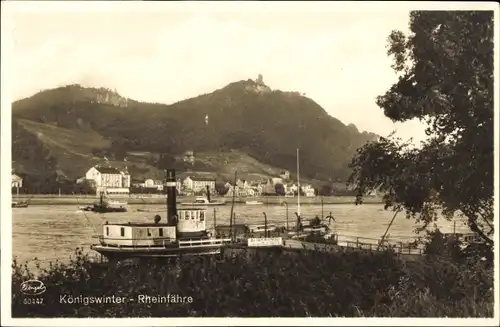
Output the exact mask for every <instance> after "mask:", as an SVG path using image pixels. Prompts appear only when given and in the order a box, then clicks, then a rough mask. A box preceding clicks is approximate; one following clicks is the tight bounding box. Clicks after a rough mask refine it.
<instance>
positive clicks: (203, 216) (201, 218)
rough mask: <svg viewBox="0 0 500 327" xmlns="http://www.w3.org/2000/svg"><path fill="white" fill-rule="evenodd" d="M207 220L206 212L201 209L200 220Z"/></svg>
mask: <svg viewBox="0 0 500 327" xmlns="http://www.w3.org/2000/svg"><path fill="white" fill-rule="evenodd" d="M203 220H205V212H203V211H201V212H200V221H203Z"/></svg>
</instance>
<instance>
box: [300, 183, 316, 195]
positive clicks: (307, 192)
mask: <svg viewBox="0 0 500 327" xmlns="http://www.w3.org/2000/svg"><path fill="white" fill-rule="evenodd" d="M300 188H301V189H302V192H304V195H305V196H310V197H313V196H316V192H315V190H314V188H313V187H312V186H311V185H304V186H302V185H301V186H300Z"/></svg>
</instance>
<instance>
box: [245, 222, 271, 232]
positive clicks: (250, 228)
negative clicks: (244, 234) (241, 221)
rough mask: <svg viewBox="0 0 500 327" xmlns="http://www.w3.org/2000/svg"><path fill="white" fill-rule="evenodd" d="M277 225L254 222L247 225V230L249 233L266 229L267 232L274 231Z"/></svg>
mask: <svg viewBox="0 0 500 327" xmlns="http://www.w3.org/2000/svg"><path fill="white" fill-rule="evenodd" d="M277 228H278V226H276V224H267V225H266V224H258V225H257V224H256V225H248V231H249V232H250V233H265V232H266V230H267V231H268V232H274V231H276V229H277Z"/></svg>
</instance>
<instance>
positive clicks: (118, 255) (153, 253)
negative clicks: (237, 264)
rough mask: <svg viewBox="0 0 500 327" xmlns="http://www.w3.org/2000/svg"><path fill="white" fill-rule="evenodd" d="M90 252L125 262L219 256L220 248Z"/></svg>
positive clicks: (101, 247) (100, 247) (104, 248)
mask: <svg viewBox="0 0 500 327" xmlns="http://www.w3.org/2000/svg"><path fill="white" fill-rule="evenodd" d="M90 248H91V249H92V250H94V251H96V252H98V253H100V254H101V255H103V256H105V257H106V258H108V259H110V260H125V259H130V258H169V257H179V256H196V255H214V254H220V253H221V249H222V246H221V245H213V246H203V247H195V246H193V247H172V248H168V247H116V246H107V245H92V246H91V247H90Z"/></svg>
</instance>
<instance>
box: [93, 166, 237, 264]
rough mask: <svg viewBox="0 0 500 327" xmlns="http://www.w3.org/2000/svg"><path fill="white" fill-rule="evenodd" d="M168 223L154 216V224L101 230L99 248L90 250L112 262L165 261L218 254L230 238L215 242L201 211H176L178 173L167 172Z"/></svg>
mask: <svg viewBox="0 0 500 327" xmlns="http://www.w3.org/2000/svg"><path fill="white" fill-rule="evenodd" d="M167 174H168V176H169V178H168V180H169V181H168V182H167V192H168V196H167V221H166V223H161V222H160V221H161V217H160V216H159V215H156V216H155V220H154V222H153V223H113V224H110V223H108V222H106V223H105V224H104V225H103V226H102V232H103V233H102V235H100V236H99V237H98V238H99V244H93V245H92V246H91V249H92V250H94V251H97V252H99V253H100V254H101V255H103V256H105V257H107V258H108V259H111V260H122V259H129V258H164V257H177V256H181V255H210V254H219V253H221V249H222V247H223V246H224V245H225V244H229V243H230V242H231V239H229V238H215V237H214V236H212V235H210V232H209V231H208V230H207V228H206V215H205V214H206V212H205V210H204V209H202V208H182V209H177V207H176V200H175V172H174V171H173V170H167Z"/></svg>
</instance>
